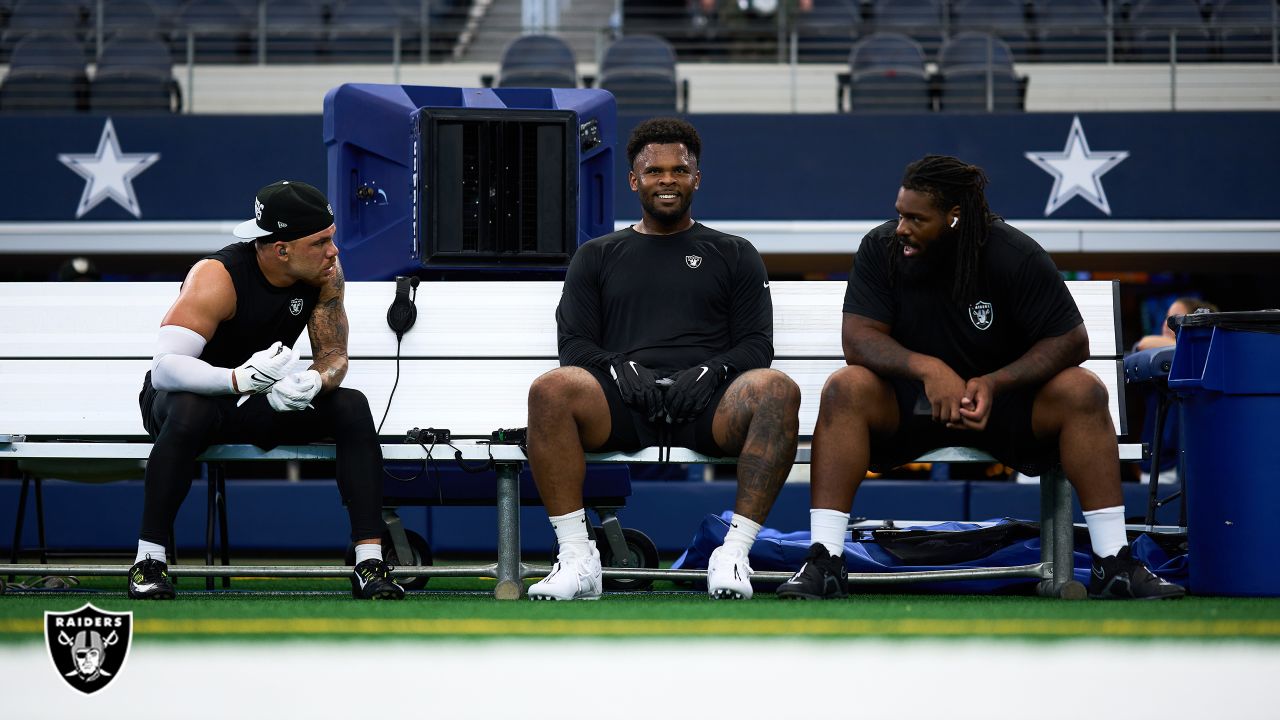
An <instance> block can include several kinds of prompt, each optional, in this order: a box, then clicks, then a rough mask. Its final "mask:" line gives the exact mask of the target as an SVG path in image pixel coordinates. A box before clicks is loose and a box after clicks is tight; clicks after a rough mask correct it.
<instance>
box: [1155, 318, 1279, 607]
mask: <svg viewBox="0 0 1280 720" xmlns="http://www.w3.org/2000/svg"><path fill="white" fill-rule="evenodd" d="M1170 323H1171V324H1173V325H1174V326H1175V328H1176V329H1177V331H1178V341H1177V347H1176V349H1175V351H1174V356H1173V366H1172V367H1171V368H1170V371H1169V387H1170V388H1171V389H1173V390H1174V391H1175V392H1176V393H1177V395H1178V399H1179V407H1180V411H1181V417H1182V442H1181V448H1182V451H1181V452H1182V462H1183V472H1184V475H1183V478H1184V487H1185V489H1186V493H1187V498H1186V500H1187V541H1188V554H1189V564H1190V583H1189V584H1190V588H1189V589H1190V590H1191V591H1192V592H1194V593H1196V594H1200V595H1249V596H1255V595H1264V596H1280V572H1277V571H1276V570H1275V568H1273V567H1272V565H1271V563H1272V561H1273V560H1274V559H1275V555H1274V552H1275V547H1276V545H1277V542H1278V541H1280V438H1278V437H1277V429H1280V365H1277V358H1280V311H1278V310H1263V311H1256V312H1229V313H1200V314H1196V315H1185V316H1182V317H1175V318H1172V319H1171V320H1170Z"/></svg>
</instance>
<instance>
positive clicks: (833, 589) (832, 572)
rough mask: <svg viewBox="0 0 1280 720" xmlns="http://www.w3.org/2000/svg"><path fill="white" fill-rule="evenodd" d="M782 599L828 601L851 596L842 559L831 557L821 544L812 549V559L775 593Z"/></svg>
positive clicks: (812, 546) (809, 558) (813, 546)
mask: <svg viewBox="0 0 1280 720" xmlns="http://www.w3.org/2000/svg"><path fill="white" fill-rule="evenodd" d="M775 593H776V594H777V596H778V598H779V599H782V600H826V599H828V598H844V597H848V596H849V573H848V571H847V570H845V567H844V558H843V557H831V555H830V553H828V552H827V548H826V547H825V546H823V544H822V543H814V544H813V545H810V546H809V556H808V557H806V558H805V559H804V565H802V566H800V570H799V571H798V572H797V573H796V574H795V575H792V576H791V579H790V580H788V581H786V582H784V583H782V584H781V585H779V586H778V589H777V590H776V591H775Z"/></svg>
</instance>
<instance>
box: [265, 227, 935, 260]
mask: <svg viewBox="0 0 1280 720" xmlns="http://www.w3.org/2000/svg"><path fill="white" fill-rule="evenodd" d="M955 226H956V224H955V223H951V227H955ZM276 252H278V253H280V255H281V256H282V257H283V256H284V254H285V252H286V250H285V249H284V248H280V249H279V250H277V251H276Z"/></svg>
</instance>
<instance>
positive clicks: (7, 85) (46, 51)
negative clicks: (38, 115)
mask: <svg viewBox="0 0 1280 720" xmlns="http://www.w3.org/2000/svg"><path fill="white" fill-rule="evenodd" d="M88 84H89V81H88V77H87V76H86V74H85V61H84V48H83V47H82V46H81V45H80V43H79V42H78V41H77V40H76V39H75V38H74V37H72V36H70V35H57V34H54V35H48V34H44V33H34V34H31V35H28V36H26V37H25V38H23V39H22V41H21V42H19V43H18V44H17V46H16V47H15V48H14V49H13V57H11V58H10V60H9V73H8V74H7V75H5V77H4V81H3V82H2V83H0V111H4V112H77V111H80V110H83V109H84V108H85V95H86V91H87V88H88Z"/></svg>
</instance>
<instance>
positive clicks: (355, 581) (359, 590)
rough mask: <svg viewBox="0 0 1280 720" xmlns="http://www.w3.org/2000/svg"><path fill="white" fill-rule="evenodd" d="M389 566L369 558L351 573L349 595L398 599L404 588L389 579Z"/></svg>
mask: <svg viewBox="0 0 1280 720" xmlns="http://www.w3.org/2000/svg"><path fill="white" fill-rule="evenodd" d="M391 570H392V568H391V566H390V565H388V564H386V563H385V562H383V561H381V560H377V559H374V558H370V559H368V560H365V561H364V562H362V563H360V564H358V565H356V567H355V570H354V571H353V572H352V573H351V597H354V598H356V599H358V600H359V599H363V600H399V599H401V598H403V597H404V588H402V587H400V585H398V584H397V583H396V581H395V580H392V579H391V574H390V573H391Z"/></svg>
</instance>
